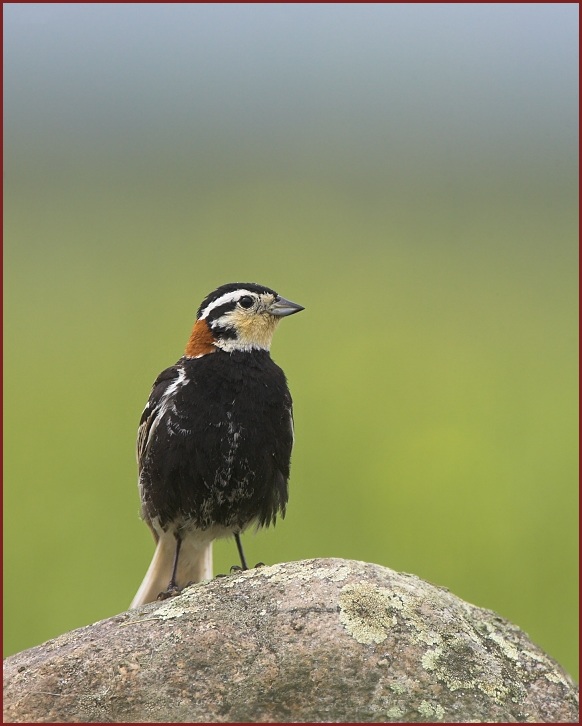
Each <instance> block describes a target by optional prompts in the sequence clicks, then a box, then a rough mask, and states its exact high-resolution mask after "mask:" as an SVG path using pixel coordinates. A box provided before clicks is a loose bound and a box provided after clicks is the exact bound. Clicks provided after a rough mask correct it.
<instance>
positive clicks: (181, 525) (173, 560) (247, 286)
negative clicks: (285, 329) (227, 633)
mask: <svg viewBox="0 0 582 726" xmlns="http://www.w3.org/2000/svg"><path fill="white" fill-rule="evenodd" d="M304 309H305V308H304V307H303V306H302V305H298V304H297V303H294V302H291V301H290V300H287V299H285V298H283V297H281V296H280V295H279V294H278V293H276V292H275V290H273V289H271V288H269V287H265V286H263V285H259V284H257V283H240V282H235V283H228V284H225V285H221V286H220V287H218V288H217V289H216V290H214V291H213V292H211V293H210V294H209V295H207V296H206V297H205V298H204V300H203V301H202V303H201V304H200V307H199V308H198V311H197V314H196V320H195V322H194V326H193V328H192V332H191V334H190V337H189V339H188V342H187V344H186V349H185V351H184V355H183V356H182V357H181V358H180V359H179V360H178V361H177V363H176V364H175V365H173V366H171V367H169V368H166V369H165V370H164V371H162V372H161V373H160V375H159V376H158V377H157V378H156V380H155V381H154V384H153V386H152V389H151V393H150V396H149V399H148V402H147V404H146V406H145V408H144V410H143V413H142V415H141V419H140V423H139V428H138V434H137V463H138V489H139V495H140V501H141V516H142V519H143V520H144V521H145V522H146V524H147V525H148V526H149V528H150V529H151V531H152V533H153V536H154V540H155V543H156V549H155V552H154V555H153V559H152V561H151V564H150V566H149V568H148V570H147V573H146V575H145V577H144V579H143V582H142V584H141V585H140V587H139V589H138V591H137V593H136V595H135V597H134V599H133V601H132V603H131V606H130V607H132V608H135V607H138V606H140V605H143V604H145V603H148V602H153V601H155V600H163V599H166V598H168V597H172V596H173V595H177V594H179V593H180V592H181V591H182V590H183V589H184V587H186V586H187V585H189V584H192V583H196V582H201V581H202V580H207V579H211V578H212V576H213V575H212V542H213V540H215V539H216V538H218V537H229V536H234V538H235V541H236V545H237V549H238V553H239V557H240V560H241V568H239V569H243V570H246V569H248V567H247V563H246V559H245V556H244V552H243V548H242V543H241V538H240V536H241V534H242V533H243V532H244V531H245V530H246V529H247V528H248V527H249V526H251V525H256V527H257V528H260V527H268V526H269V525H271V524H275V521H276V519H277V516H281V517H284V516H285V511H286V506H287V501H288V480H289V473H290V462H291V450H292V447H293V441H294V429H293V402H292V398H291V394H290V392H289V388H288V385H287V380H286V377H285V374H284V372H283V370H282V369H281V368H280V367H279V366H278V365H277V364H276V363H275V362H274V361H273V359H272V358H271V355H270V347H271V341H272V339H273V334H274V332H275V329H276V327H277V325H278V323H279V322H280V320H281V319H282V318H284V317H287V316H289V315H293V314H294V313H298V312H300V311H301V310H304Z"/></svg>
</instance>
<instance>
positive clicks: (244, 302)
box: [238, 295, 255, 308]
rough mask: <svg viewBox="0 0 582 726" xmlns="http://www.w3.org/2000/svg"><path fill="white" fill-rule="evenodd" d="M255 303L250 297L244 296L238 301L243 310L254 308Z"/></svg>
mask: <svg viewBox="0 0 582 726" xmlns="http://www.w3.org/2000/svg"><path fill="white" fill-rule="evenodd" d="M254 302H255V301H254V300H253V298H252V297H251V296H250V295H243V296H242V297H241V299H240V300H239V301H238V304H239V305H240V306H241V308H252V306H253V303H254Z"/></svg>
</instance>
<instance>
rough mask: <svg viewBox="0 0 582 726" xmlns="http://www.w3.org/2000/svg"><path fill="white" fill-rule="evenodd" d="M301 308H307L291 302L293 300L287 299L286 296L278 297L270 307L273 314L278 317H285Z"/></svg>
mask: <svg viewBox="0 0 582 726" xmlns="http://www.w3.org/2000/svg"><path fill="white" fill-rule="evenodd" d="M301 310H305V308H304V307H303V305H298V304H297V303H294V302H291V300H285V298H284V297H280V296H279V297H277V299H276V300H275V302H274V303H273V304H272V305H271V307H270V308H269V312H270V313H271V315H276V316H277V317H278V318H284V317H285V316H286V315H293V313H298V312H299V311H301Z"/></svg>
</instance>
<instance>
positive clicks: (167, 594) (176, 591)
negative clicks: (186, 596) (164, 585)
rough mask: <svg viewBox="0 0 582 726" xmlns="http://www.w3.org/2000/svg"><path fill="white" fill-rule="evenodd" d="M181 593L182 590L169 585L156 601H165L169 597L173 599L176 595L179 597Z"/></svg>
mask: <svg viewBox="0 0 582 726" xmlns="http://www.w3.org/2000/svg"><path fill="white" fill-rule="evenodd" d="M181 592H182V589H181V588H179V587H178V586H177V585H169V586H168V589H167V590H164V591H163V592H160V594H159V595H158V597H157V598H156V599H157V600H167V599H168V598H169V597H175V596H176V595H179V594H180V593H181Z"/></svg>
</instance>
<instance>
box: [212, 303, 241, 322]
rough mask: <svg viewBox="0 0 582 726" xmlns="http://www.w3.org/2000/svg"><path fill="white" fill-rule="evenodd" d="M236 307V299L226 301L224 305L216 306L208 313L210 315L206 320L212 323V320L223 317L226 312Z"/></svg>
mask: <svg viewBox="0 0 582 726" xmlns="http://www.w3.org/2000/svg"><path fill="white" fill-rule="evenodd" d="M235 307H236V300H231V301H230V302H227V303H224V305H219V306H218V307H216V308H214V309H213V310H211V311H210V312H209V313H208V316H207V318H206V320H208V322H209V323H210V322H211V321H212V320H217V319H218V318H220V317H222V316H223V315H224V314H225V313H228V312H230V311H231V310H234V309H235Z"/></svg>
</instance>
